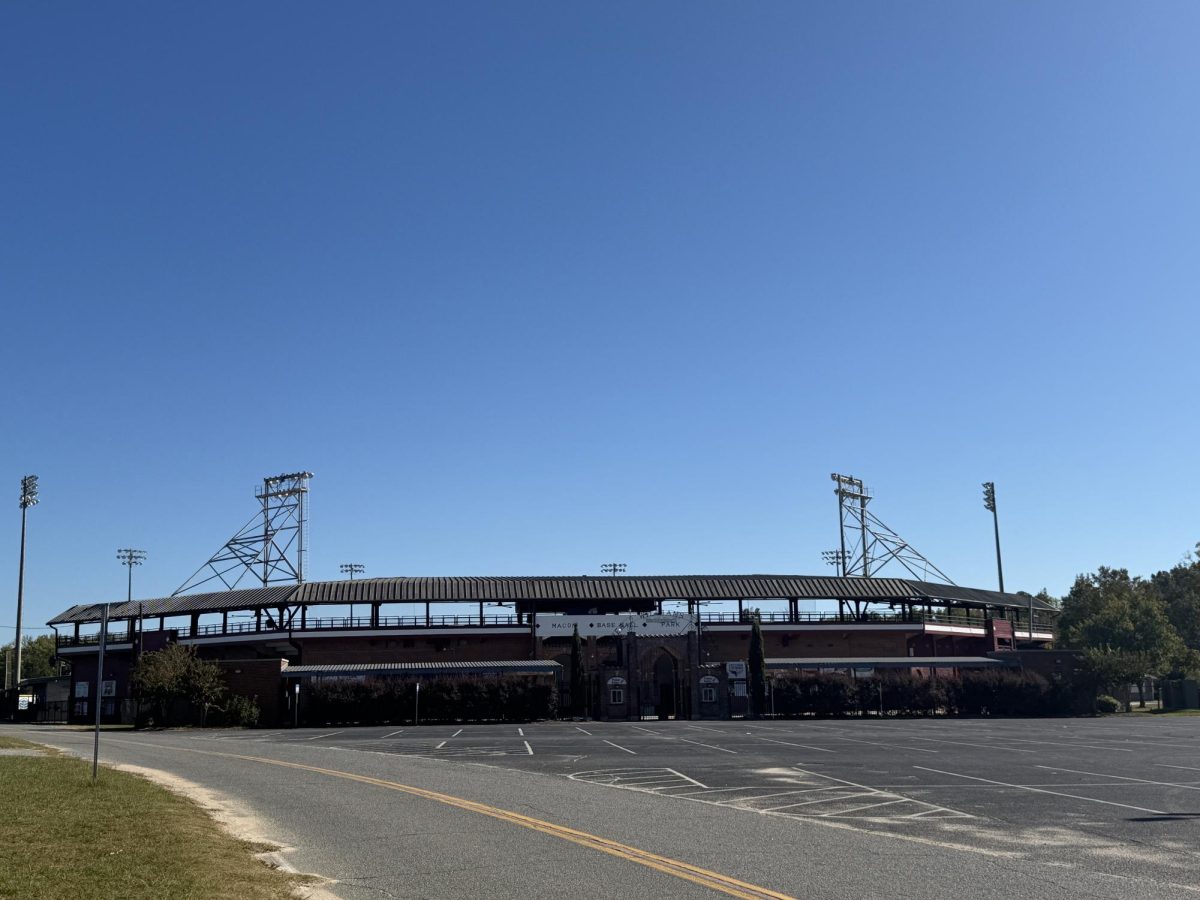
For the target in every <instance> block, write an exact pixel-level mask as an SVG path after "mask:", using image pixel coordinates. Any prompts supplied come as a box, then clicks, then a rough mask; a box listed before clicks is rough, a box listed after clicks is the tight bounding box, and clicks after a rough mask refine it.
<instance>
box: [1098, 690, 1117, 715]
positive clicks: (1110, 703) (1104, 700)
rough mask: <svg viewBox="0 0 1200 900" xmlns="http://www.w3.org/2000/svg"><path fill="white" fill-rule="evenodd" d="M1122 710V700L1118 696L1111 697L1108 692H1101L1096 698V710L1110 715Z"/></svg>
mask: <svg viewBox="0 0 1200 900" xmlns="http://www.w3.org/2000/svg"><path fill="white" fill-rule="evenodd" d="M1120 711H1121V701H1120V700H1118V699H1117V698H1116V697H1110V696H1108V694H1101V695H1100V696H1098V697H1097V698H1096V712H1098V713H1103V714H1105V715H1110V714H1112V713H1115V712H1120Z"/></svg>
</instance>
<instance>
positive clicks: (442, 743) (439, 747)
mask: <svg viewBox="0 0 1200 900" xmlns="http://www.w3.org/2000/svg"><path fill="white" fill-rule="evenodd" d="M445 746H446V742H445V741H442V742H441V743H440V744H438V745H437V746H436V747H434V748H433V749H434V750H441V749H442V748H443V747H445Z"/></svg>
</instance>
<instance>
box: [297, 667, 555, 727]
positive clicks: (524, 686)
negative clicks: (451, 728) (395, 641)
mask: <svg viewBox="0 0 1200 900" xmlns="http://www.w3.org/2000/svg"><path fill="white" fill-rule="evenodd" d="M416 685H417V683H416V682H415V681H409V680H402V679H395V678H375V679H366V680H362V681H359V680H356V679H352V678H322V679H319V680H316V681H313V682H312V683H311V685H310V686H306V688H305V692H304V697H303V699H302V701H301V704H300V718H301V720H302V721H303V722H305V723H306V724H330V725H333V724H351V723H357V724H361V725H382V724H392V723H405V722H408V723H411V722H412V721H413V717H414V714H418V711H417V708H416V701H417V687H416ZM557 713H558V696H557V692H556V691H555V689H554V686H553V685H551V684H548V683H546V682H545V681H544V680H534V679H531V678H523V677H521V676H519V675H505V676H501V677H499V678H432V679H422V680H421V698H420V709H419V716H420V721H422V722H530V721H533V720H535V719H553V718H554V717H555V716H556V715H557Z"/></svg>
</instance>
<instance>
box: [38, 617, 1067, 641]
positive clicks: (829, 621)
mask: <svg viewBox="0 0 1200 900" xmlns="http://www.w3.org/2000/svg"><path fill="white" fill-rule="evenodd" d="M751 615H752V613H750V612H749V611H745V612H742V613H741V614H739V613H737V612H706V613H700V615H699V617H700V623H701V625H702V626H703V625H737V624H742V625H747V626H748V625H749V624H750V621H751ZM758 615H759V619H760V621H761V622H762V623H763V624H765V625H770V624H785V625H829V626H836V625H864V624H867V625H869V624H881V625H895V624H912V625H922V624H930V625H954V626H959V627H972V628H985V627H986V626H987V620H986V619H985V618H984V617H983V615H982V614H975V613H966V612H957V613H941V612H935V613H933V614H932V615H931V614H930V613H928V612H926V611H924V610H914V611H913V613H912V614H911V615H903V614H900V613H878V612H871V613H865V614H863V615H861V616H858V617H856V616H854V615H852V614H850V613H846V614H845V615H839V614H838V613H836V612H802V613H798V614H797V615H794V616H793V615H791V614H790V613H788V612H760V613H759V614H758ZM1009 621H1011V622H1012V623H1013V628H1014V630H1015V631H1017V632H1024V631H1027V630H1028V627H1029V626H1028V623H1027V622H1025V621H1015V620H1009ZM528 626H529V619H528V618H524V619H523V620H518V618H517V616H515V615H484V616H482V617H481V616H479V615H478V614H474V615H430V616H420V615H418V616H379V617H378V618H377V619H372V618H371V617H370V616H354V617H350V616H334V617H327V618H305V619H304V620H303V621H301V619H300V617H299V616H296V617H295V618H294V619H293V620H292V621H291V624H290V625H288V624H286V623H285V624H282V625H281V624H279V623H278V622H276V621H275V619H274V618H273V617H272V618H268V617H267V615H266V614H264V616H263V619H262V621H261V622H255V621H253V620H251V621H246V620H241V621H236V622H228V623H225V624H222V623H219V622H217V623H213V624H210V625H201V626H199V627H198V628H195V629H193V628H189V627H186V626H185V627H182V628H169V629H167V630H168V631H171V632H173V633H174V634H175V636H176V637H178V638H204V637H224V636H237V635H245V634H256V633H279V632H284V631H286V632H293V633H294V632H319V631H379V630H384V629H402V628H503V627H510V628H512V627H522V628H525V627H528ZM1034 629H1035V631H1040V632H1041V633H1053V630H1054V629H1053V625H1052V624H1051V622H1049V621H1046V620H1044V619H1041V618H1039V617H1037V616H1035V617H1034ZM154 630H157V629H154ZM136 640H137V630H136V629H134V630H131V631H124V632H118V633H111V632H110V633H109V636H108V642H109V643H110V644H127V643H130V642H132V641H136ZM99 642H100V635H99V634H81V635H79V636H78V637H76V636H74V635H60V636H59V637H58V646H59V647H80V646H89V645H93V644H98V643H99Z"/></svg>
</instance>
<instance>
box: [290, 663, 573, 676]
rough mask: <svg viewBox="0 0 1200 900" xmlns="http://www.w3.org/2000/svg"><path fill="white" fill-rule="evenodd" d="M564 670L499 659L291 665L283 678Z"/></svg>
mask: <svg viewBox="0 0 1200 900" xmlns="http://www.w3.org/2000/svg"><path fill="white" fill-rule="evenodd" d="M561 670H562V665H561V664H560V663H557V662H554V661H553V660H532V659H499V660H492V661H490V662H425V663H336V664H331V665H325V666H288V667H286V668H285V669H283V670H282V672H281V674H282V675H283V677H284V678H313V677H316V678H322V677H337V676H339V675H344V676H351V675H500V674H506V673H510V672H512V673H517V674H554V673H556V672H560V671H561Z"/></svg>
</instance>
